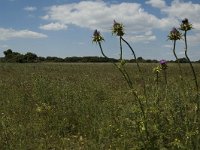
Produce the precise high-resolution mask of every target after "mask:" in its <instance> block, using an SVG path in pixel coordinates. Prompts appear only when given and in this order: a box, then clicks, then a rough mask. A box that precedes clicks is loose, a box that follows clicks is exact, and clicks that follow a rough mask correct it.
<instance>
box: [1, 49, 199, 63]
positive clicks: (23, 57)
mask: <svg viewBox="0 0 200 150" xmlns="http://www.w3.org/2000/svg"><path fill="white" fill-rule="evenodd" d="M3 53H4V57H2V58H0V61H1V62H10V63H38V62H69V63H70V62H72V63H73V62H74V63H75V62H77V63H78V62H80V63H81V62H82V63H87V62H118V60H117V59H114V58H104V57H97V56H84V57H75V56H74V57H66V58H60V57H51V56H47V57H40V56H37V55H36V54H34V53H31V52H27V53H26V54H21V53H18V52H14V51H12V50H11V49H8V50H6V51H4V52H3ZM126 61H127V62H130V63H134V62H135V60H134V59H130V60H126ZM137 61H138V62H141V63H157V62H158V60H155V59H154V60H151V59H143V58H142V57H138V58H137ZM168 62H175V61H173V60H170V61H168ZM179 62H180V63H187V59H186V58H180V59H179ZM196 62H197V63H200V60H198V61H196Z"/></svg>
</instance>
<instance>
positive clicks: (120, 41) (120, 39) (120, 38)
mask: <svg viewBox="0 0 200 150" xmlns="http://www.w3.org/2000/svg"><path fill="white" fill-rule="evenodd" d="M119 43H120V60H122V55H123V54H122V36H120V37H119Z"/></svg>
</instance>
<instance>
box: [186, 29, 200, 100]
mask: <svg viewBox="0 0 200 150" xmlns="http://www.w3.org/2000/svg"><path fill="white" fill-rule="evenodd" d="M184 40H185V57H186V59H187V60H188V62H189V64H190V68H191V69H192V73H193V76H194V80H195V85H196V92H197V96H198V92H199V86H198V82H197V77H196V73H195V71H194V67H193V65H192V63H191V61H190V58H189V57H188V55H187V31H185V33H184Z"/></svg>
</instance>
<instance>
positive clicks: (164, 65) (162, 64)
mask: <svg viewBox="0 0 200 150" xmlns="http://www.w3.org/2000/svg"><path fill="white" fill-rule="evenodd" d="M160 66H161V69H162V70H166V69H167V67H168V66H167V61H166V60H161V61H160Z"/></svg>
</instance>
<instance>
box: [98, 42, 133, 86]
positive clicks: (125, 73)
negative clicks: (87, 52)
mask: <svg viewBox="0 0 200 150" xmlns="http://www.w3.org/2000/svg"><path fill="white" fill-rule="evenodd" d="M98 45H99V47H100V50H101V54H102V55H103V56H104V57H105V58H107V59H108V56H106V55H105V53H104V52H103V48H102V46H101V42H98ZM113 64H114V65H115V67H116V68H117V69H118V70H119V71H120V72H121V74H122V75H123V77H124V78H125V80H126V82H127V83H128V86H129V88H131V89H132V88H133V83H132V81H131V79H130V77H129V75H128V73H127V72H126V70H125V69H123V70H122V68H120V67H119V66H118V65H117V64H116V63H113Z"/></svg>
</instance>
